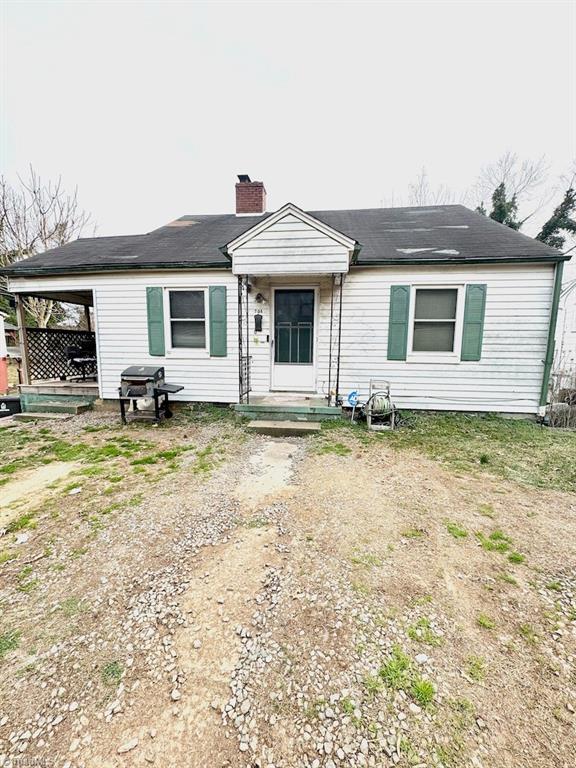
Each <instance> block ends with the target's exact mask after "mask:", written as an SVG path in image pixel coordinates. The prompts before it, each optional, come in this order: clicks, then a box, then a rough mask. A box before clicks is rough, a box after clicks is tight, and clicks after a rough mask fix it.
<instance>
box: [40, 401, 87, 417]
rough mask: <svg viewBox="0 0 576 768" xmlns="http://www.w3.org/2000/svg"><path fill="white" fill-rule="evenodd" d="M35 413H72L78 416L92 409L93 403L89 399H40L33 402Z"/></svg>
mask: <svg viewBox="0 0 576 768" xmlns="http://www.w3.org/2000/svg"><path fill="white" fill-rule="evenodd" d="M31 405H32V408H33V409H34V413H70V414H72V415H73V416H77V415H78V414H79V413H84V411H88V410H90V408H92V403H91V402H90V401H89V400H76V401H74V402H70V401H69V400H38V401H36V402H35V403H32V404H31Z"/></svg>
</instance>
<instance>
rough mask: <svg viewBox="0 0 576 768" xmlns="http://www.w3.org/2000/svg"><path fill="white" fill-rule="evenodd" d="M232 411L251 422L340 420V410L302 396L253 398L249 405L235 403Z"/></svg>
mask: <svg viewBox="0 0 576 768" xmlns="http://www.w3.org/2000/svg"><path fill="white" fill-rule="evenodd" d="M234 411H235V413H236V414H237V415H238V416H241V417H243V418H247V419H251V420H252V421H260V420H262V421H291V422H307V421H309V422H310V421H311V422H317V421H324V420H326V419H340V418H342V408H338V407H335V406H329V405H326V401H325V400H324V399H323V398H321V397H305V396H302V395H292V396H290V395H286V396H279V395H265V396H261V397H259V396H253V397H251V398H250V402H249V403H236V405H234Z"/></svg>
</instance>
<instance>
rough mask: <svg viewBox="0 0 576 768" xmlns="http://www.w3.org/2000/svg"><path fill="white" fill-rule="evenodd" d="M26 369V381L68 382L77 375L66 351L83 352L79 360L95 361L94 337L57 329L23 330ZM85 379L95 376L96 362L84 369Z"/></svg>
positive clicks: (84, 333) (79, 332) (76, 367)
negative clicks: (72, 349) (26, 354)
mask: <svg viewBox="0 0 576 768" xmlns="http://www.w3.org/2000/svg"><path fill="white" fill-rule="evenodd" d="M26 336H27V338H28V369H29V378H30V380H31V381H32V380H38V379H40V380H46V379H60V380H64V379H69V378H71V377H78V376H80V375H81V371H80V369H79V368H78V366H75V365H73V364H72V362H71V361H70V360H69V359H68V356H67V352H68V349H69V348H70V347H78V348H79V349H81V350H84V352H83V356H84V355H85V356H86V357H94V358H95V357H96V353H95V349H96V337H95V334H94V333H92V332H91V331H71V330H65V329H60V328H27V329H26ZM85 372H86V376H96V372H97V365H96V362H95V361H94V362H89V363H87V364H86V365H85Z"/></svg>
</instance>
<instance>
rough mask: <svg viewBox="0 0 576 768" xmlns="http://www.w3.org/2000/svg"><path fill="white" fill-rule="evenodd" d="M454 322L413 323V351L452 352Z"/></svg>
mask: <svg viewBox="0 0 576 768" xmlns="http://www.w3.org/2000/svg"><path fill="white" fill-rule="evenodd" d="M454 325H455V324H454V323H414V341H413V344H412V349H413V350H414V352H453V351H454Z"/></svg>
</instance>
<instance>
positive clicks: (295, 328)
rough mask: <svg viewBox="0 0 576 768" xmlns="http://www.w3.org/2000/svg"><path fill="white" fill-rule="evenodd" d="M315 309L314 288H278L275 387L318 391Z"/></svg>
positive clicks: (274, 348)
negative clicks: (316, 380) (316, 379)
mask: <svg viewBox="0 0 576 768" xmlns="http://www.w3.org/2000/svg"><path fill="white" fill-rule="evenodd" d="M314 312H315V291H314V289H313V288H276V289H274V323H273V326H274V335H273V337H272V344H273V346H272V350H273V351H272V355H273V356H272V389H278V390H287V391H297V390H302V391H307V392H313V391H315V390H316V386H315V378H316V377H315V366H314V359H315V355H316V350H315V348H314V347H315V343H314Z"/></svg>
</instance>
